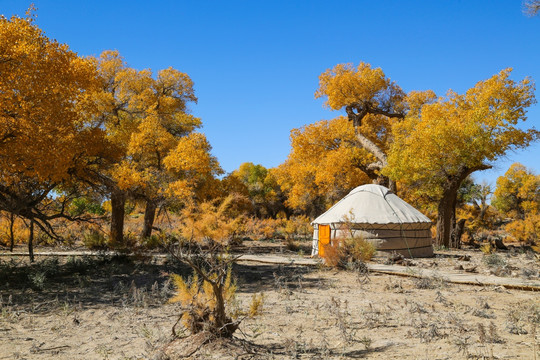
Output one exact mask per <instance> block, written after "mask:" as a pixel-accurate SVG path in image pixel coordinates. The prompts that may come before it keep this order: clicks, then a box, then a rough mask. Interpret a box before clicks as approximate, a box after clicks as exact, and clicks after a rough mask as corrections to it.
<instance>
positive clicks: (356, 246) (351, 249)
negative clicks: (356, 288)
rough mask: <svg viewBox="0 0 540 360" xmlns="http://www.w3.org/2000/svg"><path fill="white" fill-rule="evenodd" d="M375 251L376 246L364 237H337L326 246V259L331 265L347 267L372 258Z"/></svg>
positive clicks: (327, 263)
mask: <svg viewBox="0 0 540 360" xmlns="http://www.w3.org/2000/svg"><path fill="white" fill-rule="evenodd" d="M375 252H376V249H375V246H374V245H373V244H371V243H370V242H369V241H366V240H365V239H364V238H362V237H359V236H355V237H349V238H345V239H342V238H337V239H333V240H332V241H331V243H330V244H329V245H327V246H326V247H325V249H324V260H325V263H326V265H328V266H330V267H340V268H347V267H350V266H351V264H353V263H363V262H366V261H369V260H371V258H373V255H375Z"/></svg>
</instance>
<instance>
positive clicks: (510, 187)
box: [493, 163, 540, 219]
mask: <svg viewBox="0 0 540 360" xmlns="http://www.w3.org/2000/svg"><path fill="white" fill-rule="evenodd" d="M493 205H494V206H495V207H496V208H497V209H498V210H500V211H501V212H502V213H504V214H505V215H507V216H510V217H513V218H515V219H523V218H524V217H525V216H526V215H527V214H537V213H538V212H540V175H535V174H534V173H533V172H532V170H529V169H527V168H526V167H525V166H523V165H521V164H520V163H514V164H512V165H511V166H510V168H509V169H508V170H507V171H506V173H505V174H504V176H500V177H499V178H498V179H497V188H496V189H495V193H494V199H493Z"/></svg>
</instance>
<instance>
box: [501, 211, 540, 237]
mask: <svg viewBox="0 0 540 360" xmlns="http://www.w3.org/2000/svg"><path fill="white" fill-rule="evenodd" d="M505 230H506V231H507V232H508V233H510V235H511V237H512V238H513V239H514V240H516V241H520V242H524V243H527V244H529V245H535V244H536V245H540V214H529V215H527V216H526V217H525V219H523V220H515V221H512V222H511V223H509V224H507V225H506V226H505Z"/></svg>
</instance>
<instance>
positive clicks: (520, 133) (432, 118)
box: [383, 69, 539, 246]
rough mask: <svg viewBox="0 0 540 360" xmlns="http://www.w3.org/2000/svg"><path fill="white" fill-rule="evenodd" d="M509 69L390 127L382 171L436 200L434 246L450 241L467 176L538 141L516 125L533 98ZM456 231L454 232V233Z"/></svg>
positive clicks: (531, 91) (534, 133)
mask: <svg viewBox="0 0 540 360" xmlns="http://www.w3.org/2000/svg"><path fill="white" fill-rule="evenodd" d="M510 71H511V70H510V69H506V70H503V71H501V72H500V73H498V74H496V75H494V76H492V77H491V78H489V79H487V80H485V81H480V82H478V83H477V84H476V85H475V86H474V87H473V88H471V89H470V90H468V91H467V92H466V93H465V94H457V93H455V92H453V91H449V92H448V95H447V96H446V97H441V98H439V99H437V100H436V101H434V100H430V101H428V102H426V103H424V104H423V105H421V106H419V107H417V108H416V110H415V111H411V113H410V114H408V116H407V117H406V118H405V119H404V120H403V121H400V122H398V123H395V124H394V125H393V128H392V134H393V136H394V141H393V143H392V145H391V147H390V151H389V156H388V166H387V167H386V168H385V169H384V170H383V172H384V173H385V174H386V175H387V176H389V177H390V178H392V179H395V180H399V181H401V182H403V183H404V184H405V185H407V186H409V187H411V188H414V189H415V191H416V194H417V195H425V196H428V197H430V198H431V199H433V201H434V202H437V204H438V205H437V206H438V221H437V243H438V244H440V245H444V246H451V245H452V246H453V245H457V242H458V241H459V239H458V238H457V237H454V238H453V239H452V241H453V242H451V237H452V236H454V235H452V234H455V233H454V226H455V223H456V219H455V209H456V201H457V192H458V189H459V187H460V185H461V183H462V182H463V180H465V179H466V178H467V176H469V175H470V174H471V173H473V172H475V171H478V170H485V169H488V168H490V167H491V164H492V162H493V161H495V160H497V159H498V158H499V157H501V156H503V155H504V154H506V152H507V151H509V150H512V149H516V148H523V147H526V146H528V145H529V144H530V143H531V142H532V141H534V140H537V139H538V138H539V132H538V131H536V130H534V129H529V130H524V129H522V128H520V127H519V126H518V123H519V122H520V121H524V120H525V119H526V116H525V114H526V109H527V107H529V106H530V105H531V104H532V103H534V102H535V99H534V86H533V84H532V82H531V81H530V80H529V79H524V80H522V81H519V82H515V81H513V80H511V79H510V78H509V75H510ZM456 233H457V232H456Z"/></svg>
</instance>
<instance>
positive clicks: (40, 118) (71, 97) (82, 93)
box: [0, 9, 114, 259]
mask: <svg viewBox="0 0 540 360" xmlns="http://www.w3.org/2000/svg"><path fill="white" fill-rule="evenodd" d="M31 11H32V9H30V10H29V12H28V16H27V17H26V18H19V17H16V16H13V17H12V18H10V19H7V18H5V17H1V18H0V39H2V40H1V42H0V74H2V75H1V76H0V178H1V179H2V181H1V184H0V210H5V211H8V212H11V213H13V214H15V215H16V216H18V217H22V218H26V219H28V220H29V224H30V225H29V226H30V229H31V231H30V234H31V235H30V238H29V243H28V245H29V252H30V256H31V258H32V259H33V256H32V240H33V231H32V230H33V228H34V225H36V226H37V227H38V228H39V229H41V230H42V231H44V232H46V233H47V234H49V235H51V236H54V235H55V233H54V229H53V228H52V226H51V224H50V221H51V220H54V219H57V218H60V217H64V218H69V219H74V218H73V217H70V216H69V214H67V213H66V212H65V210H66V205H67V203H68V197H63V198H61V199H60V198H57V199H56V200H55V199H52V198H51V197H50V194H51V192H52V191H54V190H55V189H57V188H58V187H59V186H62V185H63V186H66V185H68V184H70V183H72V182H74V181H75V179H76V177H77V176H79V175H81V174H82V173H83V172H84V171H85V169H86V168H87V167H88V166H90V165H91V164H93V163H94V162H95V160H96V159H97V158H99V157H105V156H107V155H106V154H111V153H114V152H113V151H111V148H110V147H109V146H108V145H107V143H106V141H105V138H104V132H103V130H102V129H101V127H100V124H99V123H98V122H95V121H93V117H92V116H91V115H92V114H93V113H94V111H95V108H94V107H93V106H92V102H91V101H90V99H92V98H93V97H94V96H95V94H96V93H98V92H99V82H98V81H97V73H96V68H95V66H94V64H93V63H92V62H91V61H88V60H86V59H83V58H80V57H78V56H77V54H76V53H74V52H72V51H70V50H69V48H68V47H67V46H66V45H63V44H59V43H58V42H56V41H54V40H50V39H49V38H47V37H46V36H45V35H44V34H43V32H42V31H41V30H40V29H39V28H38V27H37V26H36V25H35V24H34V22H33V18H32V15H31ZM53 205H54V206H53Z"/></svg>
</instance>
